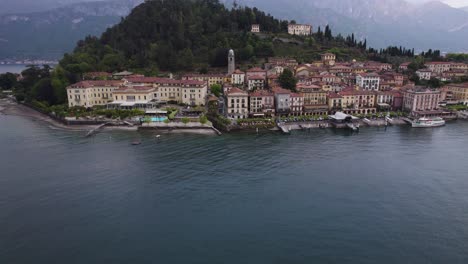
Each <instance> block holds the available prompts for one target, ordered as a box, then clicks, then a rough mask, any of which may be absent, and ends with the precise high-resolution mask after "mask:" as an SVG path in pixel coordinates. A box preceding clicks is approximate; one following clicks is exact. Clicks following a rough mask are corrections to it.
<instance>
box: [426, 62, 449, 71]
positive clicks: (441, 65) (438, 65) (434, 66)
mask: <svg viewBox="0 0 468 264" xmlns="http://www.w3.org/2000/svg"><path fill="white" fill-rule="evenodd" d="M424 66H426V68H428V69H429V70H431V71H432V72H435V73H443V72H446V71H450V67H451V66H452V65H451V62H445V61H432V62H426V63H425V64H424Z"/></svg>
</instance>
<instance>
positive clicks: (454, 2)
mask: <svg viewBox="0 0 468 264" xmlns="http://www.w3.org/2000/svg"><path fill="white" fill-rule="evenodd" d="M407 1H408V2H412V3H423V2H430V1H433V0H407ZM442 2H444V3H447V4H449V5H451V6H453V7H463V6H468V0H442Z"/></svg>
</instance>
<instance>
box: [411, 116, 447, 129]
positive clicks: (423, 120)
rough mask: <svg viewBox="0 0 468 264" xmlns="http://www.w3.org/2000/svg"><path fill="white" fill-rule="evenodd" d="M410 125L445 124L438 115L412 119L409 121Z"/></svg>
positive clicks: (422, 126) (437, 125)
mask: <svg viewBox="0 0 468 264" xmlns="http://www.w3.org/2000/svg"><path fill="white" fill-rule="evenodd" d="M411 126H412V127H417V128H425V127H440V126H445V120H444V119H442V118H440V117H434V118H426V117H422V118H419V119H417V120H414V121H413V122H412V123H411Z"/></svg>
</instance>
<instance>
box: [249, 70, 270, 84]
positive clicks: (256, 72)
mask: <svg viewBox="0 0 468 264" xmlns="http://www.w3.org/2000/svg"><path fill="white" fill-rule="evenodd" d="M252 76H261V77H263V79H265V81H266V78H267V71H266V70H264V69H262V68H259V67H255V68H251V69H248V70H247V72H246V75H245V77H246V79H247V82H248V80H249V78H250V77H252Z"/></svg>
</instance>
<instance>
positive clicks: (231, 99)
mask: <svg viewBox="0 0 468 264" xmlns="http://www.w3.org/2000/svg"><path fill="white" fill-rule="evenodd" d="M226 115H227V116H228V117H229V118H232V119H244V118H248V116H249V94H248V93H247V92H246V91H244V90H241V89H239V88H237V87H233V88H231V89H229V91H227V92H226Z"/></svg>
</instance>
